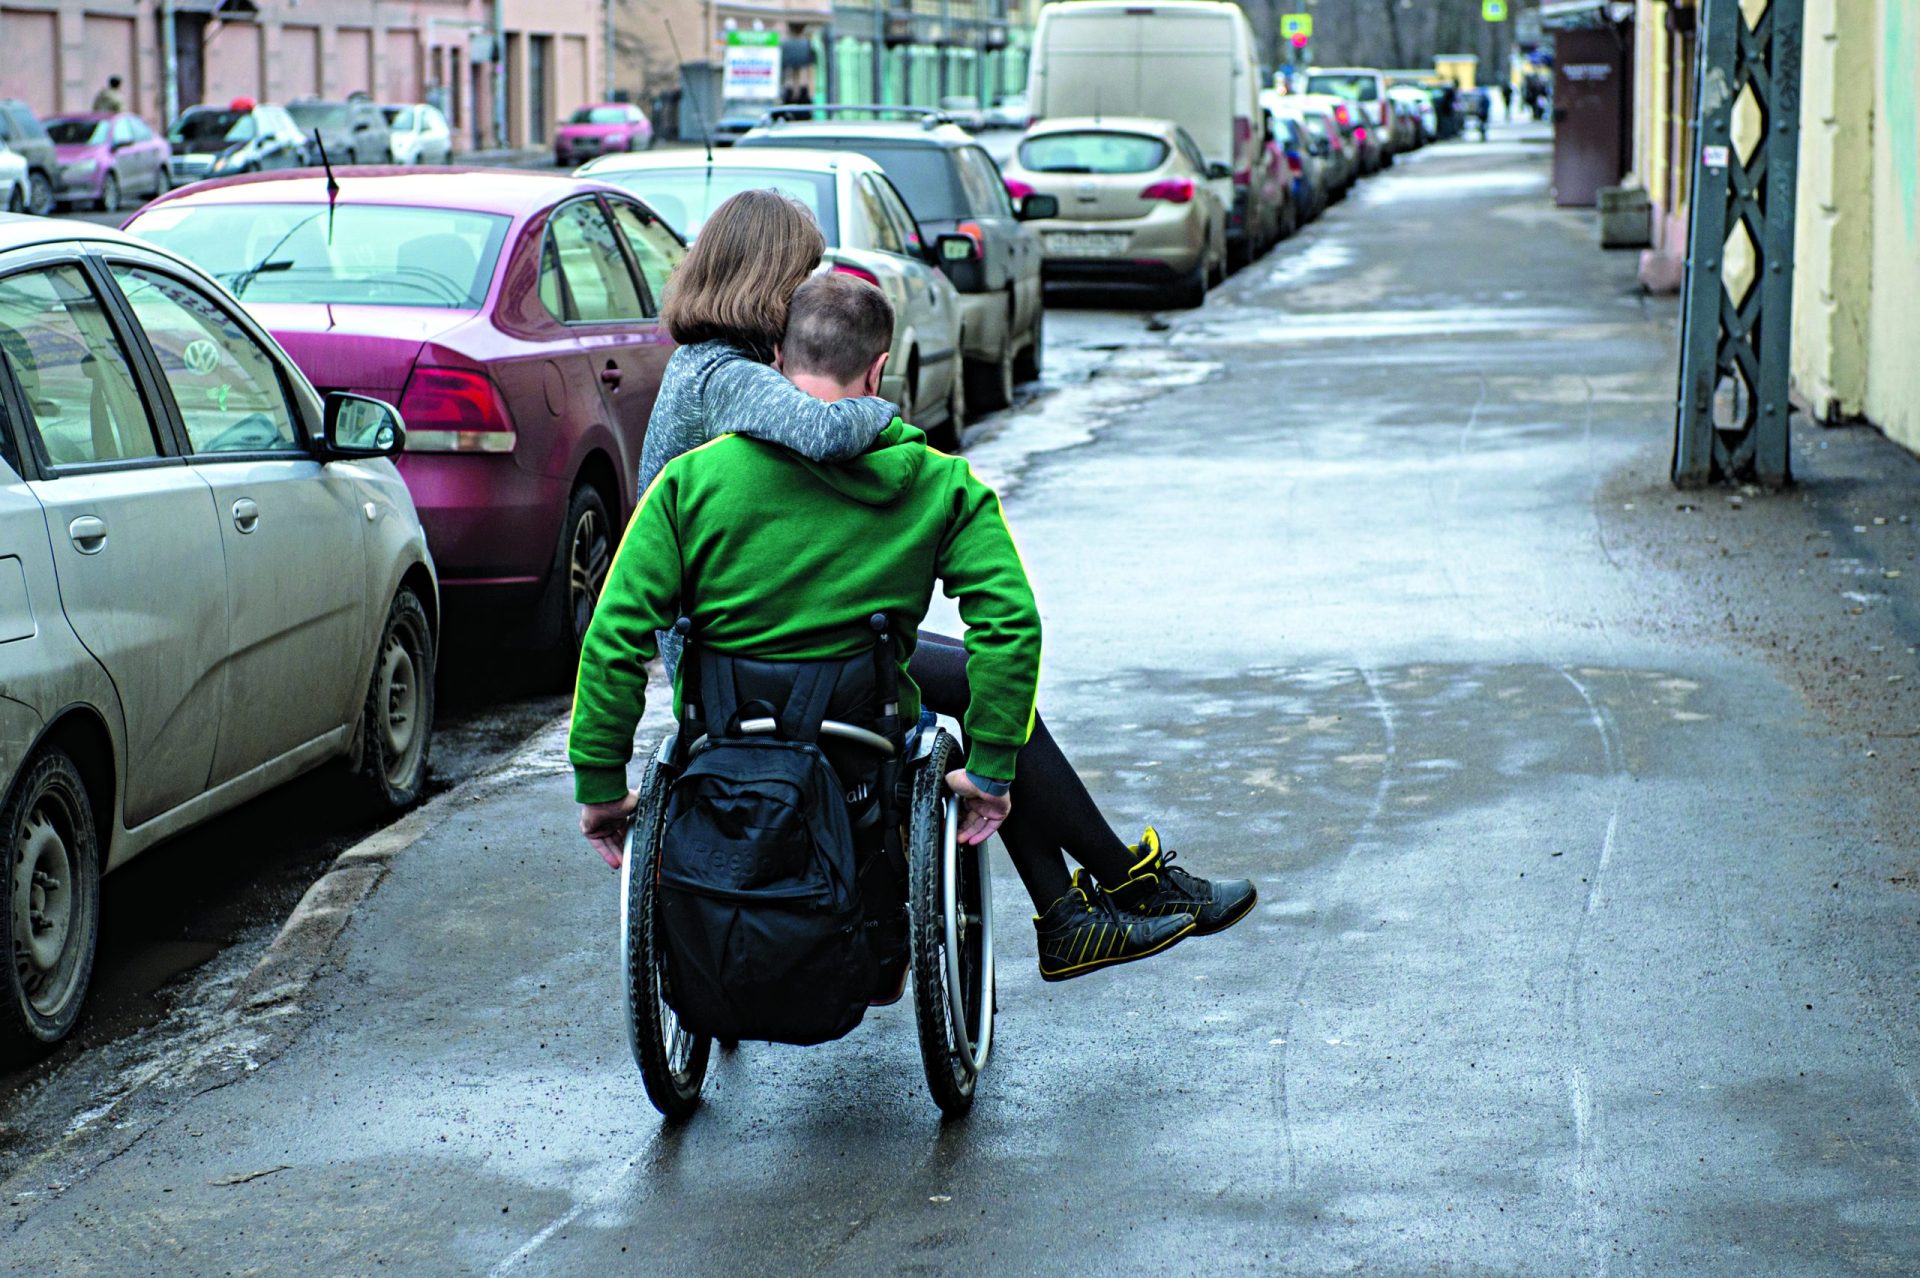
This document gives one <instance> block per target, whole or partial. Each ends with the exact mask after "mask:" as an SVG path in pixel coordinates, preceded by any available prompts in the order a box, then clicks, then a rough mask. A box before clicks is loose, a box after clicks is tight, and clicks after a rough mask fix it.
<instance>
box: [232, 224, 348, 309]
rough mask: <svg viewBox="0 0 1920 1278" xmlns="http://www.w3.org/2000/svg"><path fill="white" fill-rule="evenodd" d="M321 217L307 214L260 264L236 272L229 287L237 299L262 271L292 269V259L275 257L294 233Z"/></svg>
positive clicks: (262, 255) (278, 240) (264, 254)
mask: <svg viewBox="0 0 1920 1278" xmlns="http://www.w3.org/2000/svg"><path fill="white" fill-rule="evenodd" d="M329 207H331V206H329ZM319 216H320V214H319V213H317V212H314V213H309V214H307V215H306V216H305V217H303V218H301V219H300V220H299V221H298V222H295V223H294V224H293V225H292V226H289V227H288V228H287V231H286V234H284V235H282V236H281V237H280V238H279V239H277V240H275V241H274V242H273V244H272V245H271V246H270V247H269V248H268V249H267V251H266V252H264V253H262V254H261V255H260V260H259V261H258V262H255V263H254V264H253V265H252V266H249V267H248V268H247V269H246V270H244V271H238V272H235V274H234V277H233V283H232V284H231V285H229V287H230V288H232V290H233V295H234V296H235V297H239V296H240V295H241V294H242V293H244V292H246V291H247V286H248V285H249V284H251V283H253V277H254V276H256V275H258V274H260V273H261V272H262V271H284V270H286V269H288V268H289V267H291V266H292V265H293V262H292V260H291V259H285V258H282V259H278V260H276V259H275V258H274V256H273V255H274V254H275V253H278V252H279V251H280V248H281V246H282V245H283V244H285V243H286V242H287V241H288V240H290V239H292V238H293V236H294V232H296V231H298V230H299V229H300V228H301V227H303V226H305V225H306V224H307V223H309V222H311V221H313V220H314V219H315V218H317V217H319Z"/></svg>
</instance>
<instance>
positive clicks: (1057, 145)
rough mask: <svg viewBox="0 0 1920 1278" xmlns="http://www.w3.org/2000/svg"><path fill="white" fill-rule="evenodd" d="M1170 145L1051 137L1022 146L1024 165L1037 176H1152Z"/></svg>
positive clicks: (1090, 135)
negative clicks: (1145, 174)
mask: <svg viewBox="0 0 1920 1278" xmlns="http://www.w3.org/2000/svg"><path fill="white" fill-rule="evenodd" d="M1166 160H1167V144H1166V143H1165V142H1162V141H1161V140H1160V139H1159V138H1150V137H1147V136H1145V135H1143V134H1139V133H1105V132H1095V131H1088V132H1085V133H1048V134H1046V135H1044V136H1042V137H1037V138H1029V139H1027V141H1025V142H1023V143H1021V144H1020V165H1021V167H1022V168H1025V169H1030V170H1031V171H1033V172H1035V173H1150V172H1152V171H1153V170H1154V169H1157V168H1159V167H1160V166H1161V165H1162V164H1164V163H1166Z"/></svg>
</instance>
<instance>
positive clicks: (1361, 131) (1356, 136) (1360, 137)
mask: <svg viewBox="0 0 1920 1278" xmlns="http://www.w3.org/2000/svg"><path fill="white" fill-rule="evenodd" d="M1353 140H1354V141H1355V142H1365V141H1366V140H1367V126H1366V125H1364V124H1363V125H1361V126H1360V127H1359V128H1357V129H1355V130H1354V131H1353Z"/></svg>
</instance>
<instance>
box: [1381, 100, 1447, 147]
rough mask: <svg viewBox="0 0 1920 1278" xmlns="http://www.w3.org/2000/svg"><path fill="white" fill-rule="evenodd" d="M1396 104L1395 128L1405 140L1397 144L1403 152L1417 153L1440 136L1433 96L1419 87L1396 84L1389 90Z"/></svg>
mask: <svg viewBox="0 0 1920 1278" xmlns="http://www.w3.org/2000/svg"><path fill="white" fill-rule="evenodd" d="M1387 97H1388V98H1390V99H1392V101H1393V104H1394V126H1395V128H1396V129H1397V130H1400V131H1401V132H1403V133H1404V137H1405V140H1404V141H1403V142H1399V143H1396V145H1398V146H1399V148H1400V149H1401V150H1403V151H1417V150H1419V149H1420V148H1421V147H1423V146H1425V145H1426V144H1427V143H1429V142H1431V141H1433V140H1434V138H1436V137H1438V136H1439V133H1440V125H1439V120H1438V118H1437V116H1436V114H1435V112H1434V108H1433V94H1431V93H1429V92H1428V91H1427V90H1426V89H1424V88H1421V87H1420V86H1419V85H1413V84H1396V85H1394V86H1392V87H1391V88H1389V89H1388V90H1387Z"/></svg>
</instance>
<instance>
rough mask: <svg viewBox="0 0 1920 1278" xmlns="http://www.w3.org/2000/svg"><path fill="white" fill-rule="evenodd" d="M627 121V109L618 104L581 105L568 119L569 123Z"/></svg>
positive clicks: (618, 122) (616, 122)
mask: <svg viewBox="0 0 1920 1278" xmlns="http://www.w3.org/2000/svg"><path fill="white" fill-rule="evenodd" d="M626 122H627V109H626V108H625V107H617V106H609V107H581V108H580V109H579V110H578V111H575V112H574V113H573V116H572V118H571V119H569V120H568V121H567V123H568V124H625V123H626Z"/></svg>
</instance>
